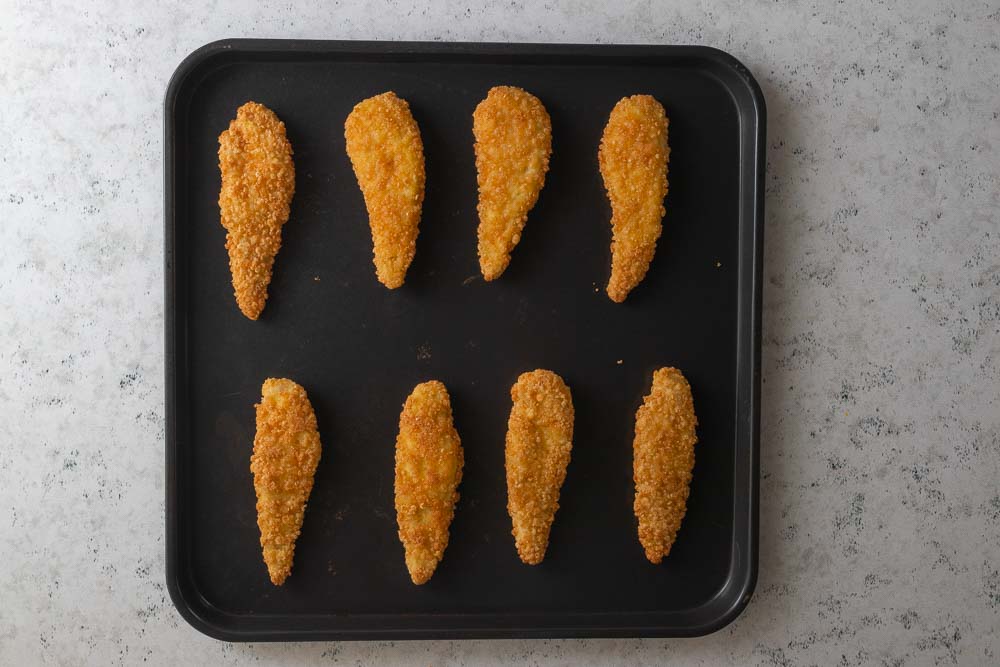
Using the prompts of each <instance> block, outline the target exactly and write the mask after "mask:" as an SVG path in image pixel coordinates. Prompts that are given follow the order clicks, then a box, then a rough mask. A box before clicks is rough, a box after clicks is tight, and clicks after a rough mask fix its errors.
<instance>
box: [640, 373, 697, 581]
mask: <svg viewBox="0 0 1000 667" xmlns="http://www.w3.org/2000/svg"><path fill="white" fill-rule="evenodd" d="M697 425H698V419H697V417H695V414H694V402H693V401H692V399H691V387H690V385H688V382H687V380H686V379H684V376H683V375H682V374H681V372H680V371H679V370H677V369H676V368H661V369H660V370H658V371H656V372H655V373H653V386H652V389H650V392H649V395H648V396H646V397H645V399H644V401H643V404H642V407H640V408H639V411H638V412H636V414H635V442H634V443H633V445H632V455H633V469H632V470H633V475H634V480H635V503H634V504H633V509H634V510H635V516H636V518H638V519H639V543H640V544H642V548H643V549H644V550H645V551H646V558H647V559H649V562H650V563H654V564H657V563H659V562H660V561H661V560H662V559H663V557H664V556H667V555H669V554H670V547H671V546H673V543H674V538H676V537H677V531H678V529H680V527H681V520H682V519H683V518H684V513H685V512H686V511H687V498H688V493H689V491H690V484H691V471H692V470H693V469H694V445H695V443H696V442H698V436H697V435H696V434H695V427H696V426H697Z"/></svg>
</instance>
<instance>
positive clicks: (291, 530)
mask: <svg viewBox="0 0 1000 667" xmlns="http://www.w3.org/2000/svg"><path fill="white" fill-rule="evenodd" d="M261 394H262V397H261V400H260V403H258V404H257V406H256V408H257V436H256V437H255V438H254V441H253V455H252V456H251V457H250V471H251V472H252V473H253V486H254V490H255V491H256V492H257V526H258V527H259V528H260V546H261V547H262V548H263V550H264V562H265V563H266V564H267V571H268V574H270V576H271V583H273V584H275V585H276V586H280V585H281V584H283V583H284V581H285V579H286V578H287V577H288V575H289V573H290V572H291V571H292V558H293V557H294V555H295V540H296V538H298V536H299V531H300V530H301V528H302V519H303V517H304V516H305V512H306V501H307V500H308V499H309V494H310V492H311V491H312V487H313V476H314V475H315V474H316V466H317V464H319V457H320V453H321V446H320V441H319V431H318V430H317V429H316V415H315V414H314V413H313V408H312V404H311V403H310V402H309V397H308V396H306V390H305V389H303V388H302V387H300V386H299V385H297V384H296V383H294V382H292V381H291V380H284V379H273V378H269V379H267V380H265V381H264V386H263V388H262V389H261Z"/></svg>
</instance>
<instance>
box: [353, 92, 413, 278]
mask: <svg viewBox="0 0 1000 667" xmlns="http://www.w3.org/2000/svg"><path fill="white" fill-rule="evenodd" d="M344 137H345V139H346V140H347V155H348V157H350V158H351V164H352V165H353V166H354V175H355V176H356V177H357V179H358V185H359V186H360V187H361V192H362V194H363V195H364V197H365V206H366V207H367V208H368V222H369V224H370V225H371V229H372V242H373V244H374V255H375V273H376V275H377V276H378V279H379V282H381V283H382V284H383V285H385V286H386V287H388V288H389V289H395V288H397V287H399V286H400V285H402V284H403V281H404V280H406V270H407V269H408V268H409V266H410V262H412V261H413V256H414V254H416V252H417V233H418V231H419V230H418V226H419V225H420V210H421V206H422V205H423V202H424V180H425V174H424V144H423V142H422V141H421V139H420V128H419V127H417V121H415V120H414V119H413V115H412V114H411V113H410V105H409V104H407V103H406V100H403V99H400V98H398V97H396V94H395V93H393V92H388V93H382V94H381V95H376V96H375V97H369V98H368V99H366V100H364V101H362V102H359V103H358V104H357V105H356V106H355V107H354V110H353V111H351V113H350V115H349V116H348V117H347V121H346V122H345V123H344Z"/></svg>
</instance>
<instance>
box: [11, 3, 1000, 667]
mask: <svg viewBox="0 0 1000 667" xmlns="http://www.w3.org/2000/svg"><path fill="white" fill-rule="evenodd" d="M256 4H257V3H249V2H227V1H220V2H211V3H207V4H202V3H195V4H193V5H192V4H190V3H188V4H181V5H178V6H177V8H174V9H168V8H166V7H158V6H156V3H136V2H113V1H111V0H99V1H97V2H90V3H69V2H67V3H54V2H43V1H33V2H28V1H23V2H11V0H0V664H34V663H41V662H45V663H64V664H80V663H94V664H98V663H99V664H106V663H124V664H133V663H138V662H142V661H149V662H152V663H160V664H173V663H179V664H209V663H216V664H219V663H223V664H230V663H244V662H253V661H259V662H261V663H267V664H278V663H287V664H293V663H294V664H305V663H331V664H333V663H344V664H371V663H377V664H386V665H395V664H407V665H410V664H412V665H427V664H435V665H437V664H455V665H458V664H465V665H479V664H488V665H494V664H495V665H499V664H508V663H511V662H520V661H524V662H528V663H531V664H542V665H550V664H552V665H555V664H573V665H575V664H586V663H593V664H648V663H662V662H666V661H668V660H670V661H676V662H677V663H682V664H706V665H707V664H729V665H745V664H764V665H793V664H795V665H797V664H820V665H828V664H843V665H859V664H865V665H867V664H872V665H904V664H905V665H910V664H913V665H918V664H919V665H923V664H958V663H960V664H996V663H997V662H998V661H1000V637H998V632H997V630H998V626H1000V558H998V557H997V556H998V554H1000V488H998V483H997V478H998V472H1000V402H998V394H1000V336H998V334H1000V213H998V207H1000V194H998V193H1000V166H998V165H1000V120H998V119H1000V3H998V2H996V1H991V2H981V1H974V0H968V1H964V2H959V1H954V2H937V1H929V0H921V1H919V2H910V3H898V4H899V5H900V6H898V7H893V6H891V5H896V4H897V3H887V2H864V1H862V0H842V1H840V2H830V1H827V0H822V1H819V0H817V1H813V2H806V1H801V2H750V1H747V2H737V1H733V0H720V1H717V2H697V1H695V0H679V1H675V2H667V1H655V2H649V1H645V2H643V1H639V0H618V1H616V2H613V3H605V2H603V1H600V2H598V1H596V0H590V1H587V2H570V1H568V0H567V1H565V2H556V1H550V2H545V3H533V2H489V3H486V4H484V5H480V4H478V3H477V4H475V5H473V4H472V3H470V4H469V5H468V6H466V5H465V4H455V3H450V4H452V7H451V8H450V9H445V8H444V5H445V4H446V3H443V2H441V3H432V2H418V3H409V2H404V1H403V0H389V2H387V3H380V2H363V3H351V2H342V3H305V2H303V3H298V4H300V5H301V6H300V7H296V6H295V4H296V3H286V2H283V3H262V4H266V5H268V6H267V7H264V8H261V9H254V8H252V7H253V5H256ZM411 7H412V8H411ZM231 36H262V37H263V36H266V37H275V36H285V37H310V38H381V39H434V40H495V41H505V40H510V41H554V42H602V43H608V42H636V43H699V44H708V45H713V46H717V47H720V48H723V49H726V50H728V51H730V52H731V53H733V54H734V55H735V56H736V57H738V58H739V59H741V60H742V61H743V62H744V63H746V64H747V65H748V66H749V68H750V69H751V70H752V71H753V72H754V73H755V75H756V76H757V78H758V80H759V81H760V84H761V86H762V87H763V89H764V92H765V95H766V97H767V103H768V108H769V114H770V118H769V124H768V135H769V136H768V146H767V157H768V176H767V223H766V239H767V243H766V253H765V255H766V264H765V269H764V280H765V285H764V304H765V316H764V347H763V359H764V373H763V375H764V385H763V415H762V438H761V439H762V445H763V456H762V465H761V468H762V484H761V520H760V534H761V547H760V563H761V566H760V580H759V583H758V586H757V593H756V595H755V596H754V599H753V602H752V603H751V604H750V606H749V608H748V609H747V611H746V612H745V613H744V614H743V616H742V617H740V618H739V619H738V620H737V621H736V622H735V623H734V624H732V625H731V626H729V627H728V628H726V629H725V630H723V631H721V632H719V633H718V634H716V635H713V636H710V637H705V638H701V639H694V640H683V641H678V640H674V641H666V640H621V641H605V640H602V641H473V642H418V643H384V644H383V643H376V644H372V643H344V644H312V645H310V644H304V645H294V644H293V645H229V644H225V643H220V642H216V641H214V640H211V639H208V638H206V637H203V636H202V635H200V634H198V633H197V632H195V631H194V630H192V629H191V628H189V627H188V626H187V624H186V623H185V622H184V621H183V620H182V619H181V618H180V617H179V616H178V614H177V613H176V612H175V611H174V609H173V607H172V606H171V603H170V601H169V599H168V597H167V595H166V591H165V588H164V583H163V581H164V576H163V427H164V418H163V363H164V362H163V353H162V350H163V327H162V318H163V299H162V294H161V292H162V279H163V269H162V262H161V258H162V228H161V227H162V203H161V202H162V185H161V183H162V180H161V177H162V139H161V127H162V125H161V124H162V114H161V100H162V96H163V91H164V88H165V85H166V82H167V79H168V78H169V76H170V74H171V72H172V71H173V69H174V67H175V66H176V65H177V63H178V62H179V61H180V60H181V58H183V56H184V55H185V54H187V53H188V52H190V51H191V50H193V49H194V48H196V47H198V46H200V45H201V44H203V43H205V42H208V41H211V40H215V39H219V38H223V37H231Z"/></svg>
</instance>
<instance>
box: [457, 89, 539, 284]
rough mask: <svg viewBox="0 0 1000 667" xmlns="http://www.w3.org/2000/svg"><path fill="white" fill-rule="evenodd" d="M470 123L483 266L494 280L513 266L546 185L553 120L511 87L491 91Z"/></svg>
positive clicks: (530, 98) (526, 95)
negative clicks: (519, 246) (532, 214)
mask: <svg viewBox="0 0 1000 667" xmlns="http://www.w3.org/2000/svg"><path fill="white" fill-rule="evenodd" d="M472 119H473V125H472V132H473V135H474V136H475V139H476V144H475V152H476V171H477V180H478V182H479V206H478V209H479V267H480V269H481V271H482V274H483V278H484V279H485V280H487V281H490V280H494V279H496V278H498V277H500V275H501V274H502V273H503V272H504V270H505V269H506V268H507V265H508V264H510V254H511V252H512V251H513V250H514V247H515V246H517V244H518V243H519V242H520V240H521V232H522V231H523V230H524V225H525V223H526V222H527V220H528V212H529V211H531V209H532V208H533V207H534V206H535V203H536V202H537V201H538V195H539V194H540V193H541V191H542V187H543V186H544V185H545V173H546V172H547V171H548V170H549V156H550V155H551V154H552V121H551V120H550V119H549V114H548V112H547V111H546V110H545V106H544V105H543V104H542V103H541V101H540V100H539V99H538V98H537V97H535V96H534V95H532V94H531V93H528V92H527V91H525V90H522V89H520V88H515V87H513V86H497V87H495V88H491V89H490V92H489V93H488V94H487V96H486V99H484V100H483V101H482V102H480V103H479V105H478V106H477V107H476V110H475V112H474V113H473V114H472Z"/></svg>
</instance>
